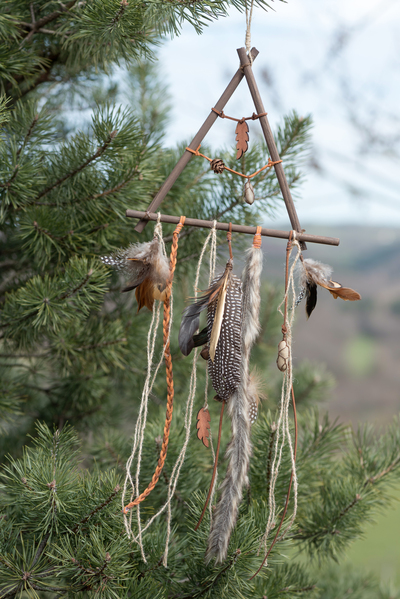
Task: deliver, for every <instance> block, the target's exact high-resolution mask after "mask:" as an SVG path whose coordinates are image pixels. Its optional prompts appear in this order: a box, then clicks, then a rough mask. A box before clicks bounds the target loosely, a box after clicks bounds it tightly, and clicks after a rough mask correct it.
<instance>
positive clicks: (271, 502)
mask: <svg viewBox="0 0 400 599" xmlns="http://www.w3.org/2000/svg"><path fill="white" fill-rule="evenodd" d="M292 234H293V237H292V236H291V238H289V242H288V245H287V250H286V251H287V254H286V281H285V295H284V298H283V300H282V302H281V303H280V305H279V307H278V310H279V312H280V313H281V314H282V316H283V317H284V324H283V326H282V332H283V337H284V339H283V341H284V342H285V344H286V345H285V347H287V350H288V351H287V357H286V358H285V359H286V368H284V369H283V372H284V377H283V381H282V392H281V403H280V410H279V417H278V422H277V424H276V430H275V443H274V449H273V452H274V453H273V459H272V466H271V476H270V484H269V496H268V508H269V514H268V522H267V527H266V530H265V533H264V535H263V537H262V539H261V543H260V547H259V551H260V550H261V547H262V546H264V551H265V556H264V559H263V562H262V564H261V566H260V567H259V569H258V570H257V572H256V573H255V574H253V576H252V577H251V578H254V576H256V575H257V574H258V572H260V570H261V568H262V567H263V566H264V565H266V564H267V558H268V555H269V553H270V551H271V549H272V545H271V547H270V549H269V551H267V540H268V536H269V534H270V532H271V530H272V529H273V528H274V526H275V518H276V500H275V487H276V481H277V478H278V474H279V471H280V465H281V462H282V455H283V449H284V446H285V444H286V442H287V444H288V446H289V453H290V460H291V465H292V474H291V480H290V488H291V485H292V482H293V512H292V515H291V517H290V519H289V522H288V523H287V525H286V528H285V529H284V531H283V532H282V533H281V534H280V536H279V537H278V535H279V532H280V529H281V526H282V524H283V521H281V523H280V525H279V529H278V531H277V533H276V535H275V538H274V541H273V544H274V543H275V542H276V541H277V540H280V539H283V537H284V536H285V535H286V534H287V533H288V531H289V530H290V528H291V526H292V524H293V521H294V519H295V517H296V513H297V487H298V484H297V474H296V458H295V449H294V448H293V442H292V437H291V433H290V420H289V405H290V397H291V394H292V390H293V388H292V385H293V371H292V326H293V322H294V316H295V310H294V306H295V304H296V289H295V283H294V270H295V268H296V264H297V262H298V260H299V258H300V256H301V247H300V244H299V243H298V241H297V240H296V239H295V232H294V231H293V232H292ZM294 247H296V248H297V253H296V256H295V259H294V261H293V264H292V266H291V268H290V271H289V258H290V254H291V252H292V250H293V248H294ZM289 298H290V300H291V304H292V306H291V309H290V310H289V309H288V300H289ZM283 304H284V305H285V307H284V311H283V312H282V309H281V308H282V305H283ZM288 314H290V316H288ZM281 370H282V369H281ZM290 488H289V493H290ZM289 493H288V496H287V500H286V505H285V511H284V514H283V515H285V514H286V509H287V505H288V500H289ZM250 580H251V579H250Z"/></svg>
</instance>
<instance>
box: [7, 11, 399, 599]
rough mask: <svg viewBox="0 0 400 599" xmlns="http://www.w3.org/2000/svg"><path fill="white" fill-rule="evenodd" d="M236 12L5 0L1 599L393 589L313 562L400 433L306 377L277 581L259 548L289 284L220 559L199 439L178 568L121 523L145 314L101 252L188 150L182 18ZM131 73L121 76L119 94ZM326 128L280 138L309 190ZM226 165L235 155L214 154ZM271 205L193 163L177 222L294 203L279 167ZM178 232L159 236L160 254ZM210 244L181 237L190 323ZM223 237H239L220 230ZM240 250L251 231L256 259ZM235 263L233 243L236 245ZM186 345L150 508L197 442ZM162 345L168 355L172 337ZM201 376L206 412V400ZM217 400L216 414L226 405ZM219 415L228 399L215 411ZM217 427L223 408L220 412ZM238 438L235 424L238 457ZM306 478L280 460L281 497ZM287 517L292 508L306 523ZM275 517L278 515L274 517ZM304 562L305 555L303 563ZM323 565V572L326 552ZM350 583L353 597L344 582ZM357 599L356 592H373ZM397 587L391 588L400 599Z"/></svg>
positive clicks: (152, 430)
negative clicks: (189, 407) (218, 560)
mask: <svg viewBox="0 0 400 599" xmlns="http://www.w3.org/2000/svg"><path fill="white" fill-rule="evenodd" d="M260 4H261V5H263V6H264V7H266V6H267V5H266V4H265V3H263V2H260ZM244 5H245V2H244V0H236V1H235V2H224V1H222V0H220V1H217V2H215V1H213V2H203V1H202V2H186V1H183V2H182V1H179V0H177V1H174V0H173V1H171V2H145V3H143V2H134V1H133V0H129V2H127V1H126V0H122V1H120V0H118V1H117V0H101V1H100V0H94V1H91V2H86V1H80V2H77V1H76V0H72V1H70V2H68V3H62V2H60V1H52V2H43V1H41V0H37V1H35V2H32V3H30V2H27V1H26V0H8V1H7V2H5V3H3V5H2V6H1V7H0V54H1V62H0V80H1V93H2V100H1V105H0V120H1V136H0V198H1V214H0V218H1V233H0V248H1V259H0V274H1V282H0V302H1V321H0V327H1V328H0V335H1V341H0V369H1V377H2V382H1V389H0V433H1V437H0V443H1V455H2V462H3V469H2V473H1V480H2V482H1V485H2V486H1V490H0V504H1V508H0V509H1V511H0V597H2V598H3V597H15V596H18V597H48V596H52V597H64V596H65V597H67V596H71V597H72V596H74V597H75V596H76V597H92V596H93V597H129V598H133V597H140V598H147V597H148V598H152V599H154V598H156V597H169V598H170V599H175V598H176V599H183V598H185V597H187V598H189V597H204V598H207V597H218V598H219V597H229V598H231V597H232V598H234V597H238V598H243V597H246V599H250V597H258V598H261V597H268V598H269V599H272V598H274V597H277V598H278V597H285V598H286V597H288V598H289V597H299V596H303V595H304V596H310V597H312V596H313V597H314V596H315V597H326V598H328V597H331V596H332V597H334V596H342V595H343V594H344V593H345V592H346V593H347V595H348V596H350V597H352V596H354V597H357V596H358V594H357V593H358V592H359V590H360V589H363V595H362V596H363V597H365V596H367V597H368V596H369V595H368V593H369V594H370V596H371V597H381V596H382V597H384V596H385V592H384V591H383V590H381V589H379V585H378V583H377V581H376V580H375V579H374V578H373V577H371V576H368V577H361V576H360V575H359V574H358V573H356V572H352V571H342V569H341V568H339V567H335V566H329V570H325V574H324V576H321V575H320V574H319V573H318V572H316V570H315V568H314V567H313V563H314V562H315V559H316V558H317V560H318V562H328V563H331V562H332V560H339V559H340V558H341V557H342V555H343V553H344V550H345V549H346V547H347V546H348V545H349V544H350V543H351V542H352V540H354V539H355V538H357V537H359V536H360V534H362V530H363V527H364V525H365V523H366V522H367V521H368V520H370V519H371V518H372V517H373V516H374V514H375V513H376V512H377V511H378V510H379V509H381V508H382V507H384V506H385V505H386V504H387V502H388V501H389V497H390V486H391V485H392V484H393V483H394V482H395V481H396V480H397V477H398V472H399V468H398V466H399V464H400V454H399V434H400V433H399V430H398V429H399V427H398V423H397V422H394V423H393V425H392V426H391V427H390V428H389V429H388V430H387V431H386V432H385V433H384V434H382V435H376V434H375V433H374V432H373V431H372V430H371V429H370V428H368V427H366V428H365V429H359V430H358V431H356V432H354V431H352V430H351V429H350V428H349V427H345V426H343V425H338V424H336V423H332V422H331V421H330V420H329V417H328V416H327V415H320V414H319V412H318V408H317V407H316V402H318V400H319V399H320V398H321V397H323V396H324V395H325V393H326V389H327V387H328V386H329V385H330V378H329V376H327V375H325V374H324V373H322V374H321V372H318V371H317V370H316V369H315V368H314V369H313V368H311V367H307V366H302V367H301V368H300V369H299V371H298V372H297V373H296V387H295V392H296V395H297V397H298V398H299V449H298V476H299V483H300V494H299V511H298V516H297V518H296V524H295V526H294V527H293V528H292V530H291V532H290V534H289V535H287V537H286V538H285V539H283V540H282V541H278V542H277V543H276V545H275V546H274V548H273V550H272V553H271V555H270V557H269V561H268V568H265V569H263V570H262V572H261V573H260V575H259V576H257V577H256V578H254V579H253V580H251V581H250V580H249V579H250V577H251V575H252V574H253V573H254V572H255V571H256V570H257V568H258V567H259V565H260V563H261V559H262V552H261V554H260V555H257V552H258V546H259V539H260V537H261V536H262V534H263V532H264V530H265V524H266V519H267V516H268V508H267V503H268V478H269V476H270V466H271V451H272V446H273V442H274V434H275V425H274V421H275V420H276V413H275V412H276V407H277V404H278V400H279V395H280V393H279V384H280V378H279V373H277V372H275V370H274V360H275V357H276V345H277V342H278V340H279V327H280V324H281V323H280V321H279V319H278V315H277V312H276V306H277V304H278V303H279V297H280V296H281V290H276V289H273V288H272V287H270V286H268V285H267V284H265V288H264V292H263V298H264V305H263V313H262V325H263V333H262V335H261V336H260V338H259V340H258V343H257V346H256V347H255V349H254V355H253V358H254V363H256V364H258V365H259V368H260V370H261V372H262V376H263V378H264V379H265V384H266V387H267V388H268V399H267V400H266V402H265V404H264V408H263V409H262V411H261V414H260V416H259V418H258V421H257V423H256V424H255V425H254V428H253V445H254V451H253V457H252V465H251V472H250V487H249V490H248V494H247V497H246V498H244V501H243V503H242V506H241V511H240V517H239V521H238V524H237V526H236V529H235V531H234V534H233V536H232V539H231V543H230V548H229V555H228V558H227V560H226V562H225V563H224V564H223V565H222V566H215V565H214V564H213V563H210V564H209V565H205V563H204V552H205V548H206V542H207V534H208V525H209V521H208V520H207V516H206V517H205V520H204V522H203V524H202V525H201V527H200V528H199V530H198V531H197V532H194V530H193V529H194V524H195V523H196V522H197V520H198V518H199V515H200V512H201V509H202V506H203V503H204V500H205V496H206V491H207V488H208V485H209V482H210V481H209V479H210V471H211V467H212V459H211V456H210V452H209V451H208V452H207V451H206V449H205V448H204V447H203V446H202V445H199V443H198V441H196V439H195V436H196V435H195V430H194V431H193V434H192V437H193V438H192V439H191V442H190V444H189V448H188V452H187V456H186V460H185V462H184V464H183V466H182V472H181V477H180V482H179V486H178V488H177V490H176V492H175V495H174V498H173V502H172V516H173V518H172V522H173V524H174V528H173V531H172V536H171V542H170V553H169V559H168V567H167V568H165V567H164V566H163V565H162V556H163V552H164V548H165V539H166V534H167V529H166V521H165V518H164V517H163V516H161V517H160V518H158V520H156V521H155V523H154V524H153V526H152V528H150V529H149V531H148V533H146V535H145V536H144V538H143V542H144V550H145V554H146V556H147V561H146V562H144V561H143V559H142V555H141V552H140V550H139V548H138V546H137V545H136V544H135V543H132V542H131V541H130V540H129V539H128V537H127V535H126V534H125V530H124V527H123V521H122V514H121V487H122V485H123V481H124V475H125V462H126V460H127V458H128V456H129V454H130V450H131V444H132V440H131V435H132V430H133V426H134V422H135V420H136V417H137V413H138V407H139V400H140V395H141V389H142V385H143V379H144V374H145V370H146V352H145V347H146V337H147V331H148V327H149V324H150V318H151V316H150V314H149V313H143V312H141V313H140V314H135V311H136V306H135V301H134V298H133V297H132V296H131V295H130V294H121V293H120V290H121V286H122V281H121V277H120V276H119V275H118V273H115V272H111V271H110V270H109V269H108V268H107V267H106V266H105V265H104V264H103V263H102V262H101V260H100V257H101V256H104V255H106V254H109V253H110V252H112V251H114V250H116V249H118V248H120V247H126V246H127V245H128V244H129V243H131V242H135V241H143V240H149V239H150V238H151V235H152V226H151V225H148V227H147V228H146V229H145V231H144V233H142V234H141V235H140V236H139V235H137V234H136V233H134V231H133V224H132V222H130V221H129V219H126V218H125V210H126V208H137V209H145V208H146V207H147V206H148V204H149V203H150V201H151V198H152V197H153V196H154V194H155V193H156V191H157V189H158V188H159V186H160V184H161V182H162V181H163V180H164V178H165V177H166V175H167V174H168V173H169V172H170V170H171V169H172V167H173V166H174V164H175V163H176V161H177V159H178V157H179V156H180V155H181V153H182V150H183V148H184V147H185V145H186V144H185V142H184V140H183V141H182V144H181V145H180V146H179V147H176V148H167V147H165V145H164V143H163V129H164V125H165V122H166V119H167V116H168V95H167V93H166V90H165V89H164V88H163V86H162V85H161V84H160V82H159V78H158V76H157V68H156V63H155V62H151V61H150V60H149V59H154V58H155V57H156V48H157V45H158V44H159V43H161V39H162V36H163V35H166V34H177V33H179V30H180V28H181V26H182V24H183V23H184V22H189V23H191V24H192V25H193V27H195V29H196V30H197V31H198V32H201V30H202V28H203V27H204V26H205V25H206V24H207V23H208V22H209V21H210V20H212V19H216V18H219V17H220V16H223V15H225V14H226V13H227V11H228V9H229V8H230V7H231V6H235V7H237V8H238V9H240V10H241V9H243V8H244ZM122 79H123V81H124V85H123V86H121V84H120V82H121V80H122ZM310 127H311V119H310V118H309V117H306V118H299V116H298V115H297V114H295V113H292V114H290V115H288V116H287V117H286V118H285V119H284V122H283V123H282V125H281V126H280V127H278V129H277V130H276V132H275V137H276V141H277V145H278V149H279V152H280V155H281V157H282V158H284V160H285V172H286V175H287V178H288V181H289V184H290V186H291V188H292V190H294V189H295V188H296V186H297V185H298V184H299V183H300V181H301V170H300V163H301V156H302V155H303V154H304V153H305V152H306V151H307V146H308V141H309V131H310ZM205 152H206V153H207V154H209V155H213V156H219V157H220V158H222V159H223V160H224V162H225V164H227V165H229V166H232V167H233V166H234V164H235V151H234V150H232V149H224V148H219V149H215V150H214V149H213V150H211V149H210V151H209V152H208V150H205ZM266 161H267V149H266V147H265V146H264V144H263V143H261V142H258V143H253V144H252V145H251V147H250V149H249V151H248V152H247V154H246V155H245V157H243V158H242V162H243V164H242V167H243V170H245V171H247V172H254V171H256V170H257V169H258V168H260V167H261V166H263V165H264V164H265V163H266ZM256 193H257V201H256V202H255V204H254V205H253V206H252V207H251V208H250V207H249V206H248V205H247V204H244V203H243V201H242V182H241V181H238V179H237V178H236V177H235V176H231V175H229V174H226V173H225V174H224V177H221V178H219V179H218V182H217V183H216V176H215V175H214V174H213V173H211V172H210V171H209V170H208V168H207V165H206V166H205V164H204V163H203V162H202V161H201V160H200V159H193V160H191V162H190V164H189V166H188V167H187V168H186V169H185V171H184V173H183V174H182V176H181V177H180V178H179V180H178V181H177V183H176V184H175V186H174V187H173V189H172V190H171V192H170V193H169V195H168V196H167V198H166V200H165V202H164V204H163V211H165V212H169V213H173V214H187V215H191V216H195V217H198V218H206V219H208V220H213V219H220V220H221V219H223V220H225V221H232V222H233V223H235V222H240V223H248V224H254V222H259V221H260V219H261V215H262V214H265V212H266V211H267V212H268V211H269V212H273V210H274V208H275V207H276V205H277V202H279V201H281V198H280V193H279V187H278V184H277V181H276V178H275V176H274V174H273V172H271V171H268V172H266V173H265V174H263V175H261V176H260V177H259V178H258V183H257V188H256ZM172 230H173V229H172V228H171V227H168V226H165V227H164V234H165V236H166V242H167V243H168V242H169V241H171V233H172ZM203 240H204V232H202V231H199V230H192V229H187V230H185V231H184V234H182V235H181V239H180V242H179V260H178V265H177V271H176V279H175V313H176V314H180V312H181V309H182V307H183V305H184V304H183V302H184V299H185V298H186V297H187V296H188V295H191V293H192V288H191V285H192V281H193V278H194V270H195V266H194V265H195V262H196V259H197V257H198V255H199V252H200V250H201V246H202V243H203ZM219 243H220V244H223V238H222V236H221V237H219ZM243 243H245V242H244V241H243V240H242V239H239V238H237V239H235V244H234V246H235V248H237V253H238V254H239V253H240V248H241V247H242V246H241V245H240V244H243ZM221 252H223V249H221ZM177 320H179V319H178V318H177V319H176V322H175V324H174V328H173V334H172V336H171V344H172V354H173V363H174V378H175V386H176V398H175V405H176V408H175V413H174V421H173V425H172V427H173V428H172V435H171V441H170V447H169V450H168V456H167V461H166V464H165V467H164V470H163V473H162V477H161V479H160V481H159V483H158V485H157V486H156V487H155V489H154V491H153V492H152V494H151V495H150V497H149V498H148V499H147V500H146V502H145V503H144V504H142V515H144V516H146V515H149V514H152V513H154V512H156V511H157V510H158V509H159V508H160V506H161V505H163V503H164V501H165V498H166V492H167V485H168V481H169V477H170V475H171V471H172V467H173V465H174V463H175V461H176V459H177V456H178V453H179V451H180V447H181V446H182V443H183V438H184V423H183V406H184V404H185V399H186V397H187V393H188V379H189V372H190V363H189V362H188V361H187V360H185V359H182V356H181V354H180V352H179V349H178V346H177V340H176V339H177V334H176V333H177V326H178V324H177ZM156 351H158V352H159V353H160V352H161V342H160V341H158V343H157V346H156ZM204 372H205V371H204V367H202V366H200V367H199V375H198V378H199V382H198V395H197V396H196V405H198V406H199V407H200V406H201V404H202V389H203V387H204ZM210 403H212V402H210ZM164 404H165V383H164V379H163V376H161V375H160V376H159V377H158V378H157V380H156V383H155V386H154V388H153V392H152V395H151V405H150V409H149V416H148V421H149V426H148V428H147V430H146V434H145V438H144V446H143V465H142V472H143V473H144V477H143V478H144V480H143V485H144V484H146V483H145V480H147V479H149V478H150V477H151V474H152V472H153V470H154V467H155V464H156V461H157V456H158V452H159V445H160V441H159V435H160V433H161V432H162V427H163V421H164ZM214 404H216V402H214ZM210 409H211V412H212V418H213V421H217V418H218V413H217V411H218V406H217V405H211V408H210ZM228 435H229V424H227V423H225V424H224V429H223V444H224V443H226V440H227V438H228ZM289 476H290V461H289V456H288V455H286V454H285V455H284V461H283V466H282V469H281V473H280V476H279V478H278V484H277V502H278V506H283V504H284V501H285V496H286V493H287V485H288V480H289ZM291 509H292V508H291V506H290V507H289V512H288V516H287V517H289V516H290V510H291ZM278 517H279V514H278ZM299 551H301V552H302V554H303V555H304V556H305V557H304V558H303V559H302V560H300V561H299V560H298V559H297V558H296V557H295V556H296V553H297V552H299ZM313 559H314V561H312V560H313ZM351 588H352V589H353V590H354V592H353V594H351V593H349V592H348V590H349V589H351ZM360 596H361V595H360ZM392 596H393V595H392Z"/></svg>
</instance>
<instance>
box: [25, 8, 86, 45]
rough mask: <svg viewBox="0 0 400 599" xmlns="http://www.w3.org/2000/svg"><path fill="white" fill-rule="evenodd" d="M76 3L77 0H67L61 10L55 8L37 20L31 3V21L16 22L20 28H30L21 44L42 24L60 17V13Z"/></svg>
mask: <svg viewBox="0 0 400 599" xmlns="http://www.w3.org/2000/svg"><path fill="white" fill-rule="evenodd" d="M76 3H77V0H71V2H69V3H68V4H66V5H65V6H62V7H61V10H55V11H54V12H52V13H50V14H48V15H46V16H45V17H42V18H41V19H39V20H38V21H36V20H35V15H34V14H33V5H32V4H31V17H32V22H31V23H25V22H23V21H19V22H18V24H19V25H20V26H21V28H22V29H30V32H29V33H28V35H27V36H26V37H24V39H23V40H22V42H21V44H24V43H25V42H28V41H29V40H30V39H31V38H32V37H33V35H34V34H35V33H37V32H38V31H39V29H41V28H42V27H44V25H47V24H48V23H51V22H52V21H55V19H58V17H60V16H61V15H62V14H64V13H65V12H68V11H69V10H71V8H73V6H74V5H75V4H76Z"/></svg>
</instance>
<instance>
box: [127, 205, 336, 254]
mask: <svg viewBox="0 0 400 599" xmlns="http://www.w3.org/2000/svg"><path fill="white" fill-rule="evenodd" d="M125 214H126V216H128V217H129V218H138V219H143V220H146V221H149V220H152V221H157V218H158V215H157V213H156V212H142V211H141V210H127V211H126V213H125ZM179 218H180V217H179V216H173V215H172V214H161V215H160V220H161V222H162V223H171V224H177V223H179ZM186 226H188V227H201V228H204V229H212V227H213V221H212V220H200V219H198V218H186V220H185V227H186ZM215 228H216V229H217V230H218V231H229V223H217V224H216V225H215ZM232 231H233V232H234V233H247V234H248V235H255V233H256V232H257V227H248V226H246V225H232ZM260 233H261V235H263V236H264V237H277V238H278V239H289V235H290V231H280V230H279V229H261V232H260ZM296 239H297V240H298V241H300V242H304V241H309V242H310V243H322V244H325V245H339V243H340V239H338V238H337V237H324V236H323V235H310V234H308V233H296Z"/></svg>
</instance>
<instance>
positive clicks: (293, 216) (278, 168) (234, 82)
mask: <svg viewBox="0 0 400 599" xmlns="http://www.w3.org/2000/svg"><path fill="white" fill-rule="evenodd" d="M237 53H238V55H239V59H240V67H239V69H238V70H237V71H236V73H235V75H234V76H233V78H232V79H231V81H230V82H229V84H228V86H227V88H226V89H225V91H224V93H223V94H222V96H221V97H220V99H219V100H218V102H217V103H216V105H215V107H214V109H215V111H213V110H211V112H210V114H209V115H208V117H207V119H206V120H205V121H204V123H203V125H202V126H201V127H200V129H199V131H198V132H197V133H196V135H195V136H194V138H193V139H192V141H191V143H190V145H189V146H188V147H189V148H190V149H191V150H194V151H195V150H197V148H198V147H199V146H200V144H201V142H202V141H203V139H204V138H205V136H206V135H207V133H208V132H209V130H210V129H211V127H212V126H213V124H214V123H215V121H216V120H217V118H218V114H217V112H222V110H223V108H224V107H225V105H226V103H227V102H228V100H229V99H230V98H231V96H232V95H233V93H234V92H235V91H236V88H237V87H238V85H239V83H240V82H241V81H242V79H243V77H245V78H246V81H247V84H248V86H249V90H250V93H251V96H252V98H253V102H254V106H255V109H256V111H257V114H262V113H265V109H264V105H263V102H262V99H261V96H260V92H259V90H258V87H257V83H256V80H255V77H254V73H253V69H252V62H253V61H254V60H255V59H256V57H257V55H258V54H259V52H258V50H257V49H256V48H252V50H251V51H250V56H251V60H250V58H249V56H248V55H247V53H246V49H245V48H239V49H238V50H237ZM259 121H260V124H261V128H262V132H263V134H264V138H265V141H266V144H267V147H268V151H269V154H270V156H271V160H272V161H273V162H278V161H280V157H279V153H278V150H277V147H276V144H275V140H274V136H273V135H272V131H271V127H270V125H269V122H268V117H267V115H266V114H264V115H263V116H260V117H259ZM192 155H193V154H192V153H191V152H190V151H188V150H185V152H184V154H183V155H182V156H181V158H180V159H179V161H178V162H177V164H176V165H175V167H174V168H173V170H172V171H171V173H170V174H169V176H168V177H167V178H166V180H165V181H164V183H163V184H162V186H161V187H160V189H159V191H158V192H157V194H156V195H155V196H154V199H153V201H152V202H151V204H150V205H149V207H148V209H147V210H146V212H139V211H136V210H127V211H126V216H129V217H132V218H139V219H140V220H139V222H138V224H137V225H136V227H135V231H137V232H138V233H141V232H142V231H143V229H144V228H145V226H146V224H147V223H148V221H149V220H154V219H155V217H156V214H155V213H156V212H157V210H158V208H159V206H160V204H161V202H162V201H163V200H164V198H165V196H166V195H167V193H168V192H169V190H170V189H171V187H172V186H173V184H174V183H175V181H176V180H177V179H178V177H179V175H180V174H181V173H182V172H183V170H184V169H185V168H186V166H187V164H188V163H189V161H190V159H191V158H192ZM274 168H275V173H276V177H277V179H278V183H279V187H280V188H281V192H282V196H283V199H284V201H285V205H286V210H287V212H288V216H289V219H290V223H291V225H292V230H294V231H296V233H297V239H298V240H299V241H300V244H301V246H302V249H306V245H305V241H312V242H314V243H326V244H329V245H339V239H335V238H332V237H323V236H316V235H304V233H303V231H302V229H301V226H300V222H299V219H298V216H297V212H296V208H295V206H294V202H293V199H292V195H291V193H290V189H289V185H288V182H287V180H286V176H285V172H284V170H283V166H282V162H278V163H277V164H275V165H274ZM164 216H165V217H167V216H169V215H164ZM171 218H173V219H174V218H177V217H172V216H170V217H169V219H168V220H165V219H163V218H162V219H161V220H162V221H164V222H175V221H171V220H170V219H171ZM178 220H179V218H178ZM189 220H190V221H192V226H198V227H209V226H212V223H211V224H209V221H198V219H187V222H188V221H189ZM196 221H197V222H196ZM200 222H201V223H202V224H200ZM188 224H189V223H188ZM218 225H220V226H217V228H218V229H221V230H225V227H228V225H227V223H218ZM240 229H241V230H240ZM244 229H246V231H245V230H244ZM247 229H249V230H248V231H247ZM232 230H233V231H234V230H236V231H238V232H242V233H250V232H251V233H254V232H255V227H244V226H240V225H236V226H235V225H233V227H232ZM275 233H277V234H276V235H275V234H274V230H273V229H262V231H261V234H262V235H268V236H271V237H285V238H287V237H288V236H289V232H285V231H275Z"/></svg>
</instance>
